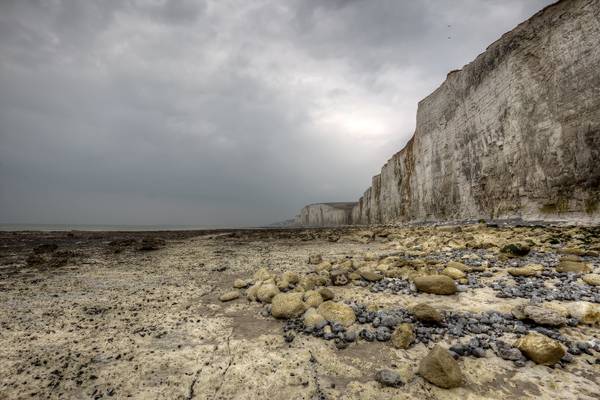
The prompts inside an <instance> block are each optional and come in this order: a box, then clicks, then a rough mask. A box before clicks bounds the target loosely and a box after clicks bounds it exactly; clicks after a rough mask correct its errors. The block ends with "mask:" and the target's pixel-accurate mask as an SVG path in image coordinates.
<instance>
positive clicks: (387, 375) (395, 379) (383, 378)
mask: <svg viewBox="0 0 600 400" xmlns="http://www.w3.org/2000/svg"><path fill="white" fill-rule="evenodd" d="M375 380H376V381H377V382H379V383H381V384H382V385H383V386H390V387H399V386H402V385H404V382H403V381H402V377H401V376H400V374H399V373H397V372H396V371H392V370H389V369H382V370H380V371H377V373H376V374H375Z"/></svg>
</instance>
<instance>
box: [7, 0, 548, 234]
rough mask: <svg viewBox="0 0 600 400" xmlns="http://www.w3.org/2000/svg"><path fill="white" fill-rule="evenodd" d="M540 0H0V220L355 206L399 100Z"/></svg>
mask: <svg viewBox="0 0 600 400" xmlns="http://www.w3.org/2000/svg"><path fill="white" fill-rule="evenodd" d="M551 2H552V1H549V0H419V1H416V0H362V1H361V0H207V1H202V0H193V1H192V0H189V1H188V0H171V1H164V0H163V1H138V0H129V1H126V0H123V1H108V0H97V1H92V0H69V1H60V0H47V1H43V0H37V1H34V0H32V1H28V0H13V1H11V0H0V222H4V223H65V224H195V225H198V224H201V225H223V226H233V225H237V226H241V225H257V224H267V223H271V222H275V221H278V220H283V219H286V218H290V217H293V216H294V215H295V214H296V213H297V211H298V210H299V209H300V208H301V207H302V206H303V205H305V204H308V203H312V202H321V201H355V200H357V199H358V198H359V197H360V195H361V194H362V192H363V191H364V190H365V189H366V188H367V187H368V186H369V185H370V182H371V176H372V175H374V174H376V173H378V172H379V170H380V168H381V166H382V165H383V164H384V163H385V161H386V160H387V159H388V158H389V157H390V156H391V155H392V154H394V153H395V152H397V151H398V150H400V149H401V148H402V146H403V145H404V144H405V143H406V141H407V140H408V139H409V138H410V136H411V135H412V133H413V130H414V126H415V116H416V108H417V102H418V101H419V100H420V99H422V98H423V97H425V96H427V95H428V94H429V93H430V92H432V91H433V90H434V89H435V88H436V87H437V86H438V85H439V84H440V83H441V82H442V81H443V80H444V79H445V77H446V73H447V72H448V71H450V70H452V69H456V68H460V67H462V66H463V65H464V64H466V63H468V62H469V61H471V60H472V59H474V58H475V57H476V56H477V54H479V53H481V52H482V51H484V50H485V47H486V46H487V45H489V44H490V43H492V42H493V41H494V40H496V39H498V38H499V37H500V35H502V34H503V33H504V32H506V31H508V30H510V29H512V28H513V27H515V26H516V25H517V24H518V23H519V22H521V21H523V20H525V19H527V18H528V17H530V16H531V15H532V14H534V13H535V12H536V11H538V10H540V9H541V8H543V7H544V6H545V5H547V4H550V3H551Z"/></svg>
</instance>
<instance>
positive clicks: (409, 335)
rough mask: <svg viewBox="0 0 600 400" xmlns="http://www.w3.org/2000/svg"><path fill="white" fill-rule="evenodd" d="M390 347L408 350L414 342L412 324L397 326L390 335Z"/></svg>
mask: <svg viewBox="0 0 600 400" xmlns="http://www.w3.org/2000/svg"><path fill="white" fill-rule="evenodd" d="M391 340H392V345H393V346H394V347H395V348H397V349H408V348H409V347H410V345H411V343H412V342H414V341H415V333H414V329H413V325H412V324H408V323H404V324H400V325H398V327H397V328H396V330H394V333H392V337H391Z"/></svg>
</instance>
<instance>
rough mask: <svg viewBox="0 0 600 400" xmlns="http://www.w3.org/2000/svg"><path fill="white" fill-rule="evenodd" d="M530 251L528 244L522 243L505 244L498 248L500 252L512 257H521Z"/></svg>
mask: <svg viewBox="0 0 600 400" xmlns="http://www.w3.org/2000/svg"><path fill="white" fill-rule="evenodd" d="M530 251H531V249H530V248H529V246H527V245H526V244H523V243H511V244H507V245H506V246H504V247H503V248H502V249H501V250H500V252H502V253H504V254H506V255H508V256H512V257H523V256H526V255H527V254H529V252H530Z"/></svg>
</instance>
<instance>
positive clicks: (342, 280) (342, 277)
mask: <svg viewBox="0 0 600 400" xmlns="http://www.w3.org/2000/svg"><path fill="white" fill-rule="evenodd" d="M331 282H332V283H333V284H334V285H335V286H344V285H347V284H348V282H349V280H348V276H347V275H346V273H345V272H344V271H341V270H333V271H331Z"/></svg>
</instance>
